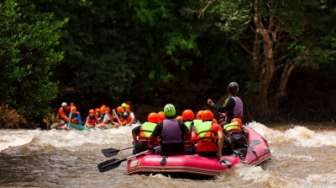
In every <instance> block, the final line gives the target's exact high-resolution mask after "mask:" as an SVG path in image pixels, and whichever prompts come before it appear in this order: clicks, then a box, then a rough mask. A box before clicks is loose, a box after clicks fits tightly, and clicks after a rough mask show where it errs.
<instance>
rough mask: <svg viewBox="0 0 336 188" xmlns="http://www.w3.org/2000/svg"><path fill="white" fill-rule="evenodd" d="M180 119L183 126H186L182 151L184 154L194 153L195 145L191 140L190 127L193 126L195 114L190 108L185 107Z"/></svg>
mask: <svg viewBox="0 0 336 188" xmlns="http://www.w3.org/2000/svg"><path fill="white" fill-rule="evenodd" d="M182 120H183V122H184V124H185V126H186V127H187V128H188V133H187V136H186V138H185V142H184V151H185V153H186V154H194V153H195V146H194V144H193V142H192V139H191V135H192V129H193V127H194V121H197V120H195V114H194V112H193V111H192V110H190V109H186V110H184V111H183V112H182Z"/></svg>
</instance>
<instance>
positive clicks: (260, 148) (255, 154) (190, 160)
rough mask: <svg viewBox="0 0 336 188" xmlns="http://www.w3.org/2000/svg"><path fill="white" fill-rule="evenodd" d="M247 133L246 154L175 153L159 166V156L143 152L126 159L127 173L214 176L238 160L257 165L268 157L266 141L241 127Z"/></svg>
mask: <svg viewBox="0 0 336 188" xmlns="http://www.w3.org/2000/svg"><path fill="white" fill-rule="evenodd" d="M245 130H246V132H247V133H248V134H247V136H248V141H249V146H248V148H247V152H246V156H245V157H244V158H243V159H242V160H240V158H239V157H238V156H236V155H227V156H223V157H222V158H221V159H220V160H219V159H218V158H207V157H203V156H199V155H197V154H194V155H176V156H169V157H167V160H166V161H167V162H166V164H165V165H160V161H161V159H162V156H161V155H158V154H153V153H151V152H148V153H147V154H144V155H140V156H136V157H133V158H130V159H128V162H127V171H128V174H136V173H165V174H166V173H168V174H173V173H183V174H192V175H205V176H216V175H220V174H222V173H226V172H227V171H228V170H230V168H231V167H233V166H235V165H236V164H238V163H239V162H242V163H245V164H249V165H259V164H261V163H262V162H264V161H266V160H268V159H270V158H271V153H270V150H269V146H268V144H267V141H266V140H265V139H264V138H263V137H262V136H261V135H260V134H258V133H257V132H256V131H255V130H253V129H252V128H248V127H246V128H245Z"/></svg>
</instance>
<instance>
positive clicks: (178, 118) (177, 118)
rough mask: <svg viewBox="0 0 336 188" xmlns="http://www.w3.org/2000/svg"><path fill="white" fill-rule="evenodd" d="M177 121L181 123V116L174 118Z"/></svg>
mask: <svg viewBox="0 0 336 188" xmlns="http://www.w3.org/2000/svg"><path fill="white" fill-rule="evenodd" d="M175 119H176V120H177V121H183V117H182V116H176V118H175Z"/></svg>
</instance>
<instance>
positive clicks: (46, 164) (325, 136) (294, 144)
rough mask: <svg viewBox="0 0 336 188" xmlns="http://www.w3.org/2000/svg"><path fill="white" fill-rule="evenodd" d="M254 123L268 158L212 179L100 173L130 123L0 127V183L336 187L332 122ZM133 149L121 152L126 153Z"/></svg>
mask: <svg viewBox="0 0 336 188" xmlns="http://www.w3.org/2000/svg"><path fill="white" fill-rule="evenodd" d="M248 126H250V127H252V128H254V129H255V130H256V131H257V132H259V133H260V134H261V135H263V136H264V137H265V138H266V139H267V140H268V142H269V144H270V147H271V152H272V154H273V156H272V160H270V161H268V162H267V163H265V164H263V165H262V166H257V167H250V166H244V165H239V166H238V167H236V168H235V169H233V170H232V172H231V173H230V174H225V175H222V176H220V177H218V178H216V179H215V180H189V179H173V178H170V177H166V176H162V175H153V176H143V175H133V176H128V175H126V173H125V172H126V169H125V164H122V165H121V167H119V168H117V169H115V170H111V171H109V172H106V173H103V174H101V173H99V172H98V171H97V169H96V164H98V163H99V162H101V161H104V160H107V158H104V156H102V154H101V153H100V150H101V149H102V148H107V147H115V148H122V147H127V146H129V145H131V139H132V138H131V129H132V127H122V128H119V129H107V130H100V129H97V130H89V131H75V130H72V131H65V130H0V187H102V188H103V187H136V188H145V187H146V188H147V187H164V188H165V187H167V188H172V187H184V188H188V187H193V188H194V187H196V186H203V187H216V188H218V187H272V188H273V187H293V188H295V187H300V188H301V187H302V188H306V187H321V188H322V187H323V188H324V187H327V188H329V187H330V188H332V187H336V127H335V129H330V128H329V129H323V128H322V129H318V130H315V129H313V127H309V126H308V127H305V126H302V125H288V126H286V125H285V126H284V125H282V126H281V129H280V128H277V127H274V128H269V127H267V126H266V125H263V124H261V123H257V122H251V123H249V124H248ZM130 152H131V151H125V152H122V153H121V154H120V157H124V156H127V155H129V154H130Z"/></svg>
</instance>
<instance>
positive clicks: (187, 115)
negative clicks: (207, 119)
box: [182, 109, 195, 121]
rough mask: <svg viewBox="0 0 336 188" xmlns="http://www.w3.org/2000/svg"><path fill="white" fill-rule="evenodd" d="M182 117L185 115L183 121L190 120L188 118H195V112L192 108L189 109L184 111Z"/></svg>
mask: <svg viewBox="0 0 336 188" xmlns="http://www.w3.org/2000/svg"><path fill="white" fill-rule="evenodd" d="M182 117H183V121H188V120H189V121H191V120H194V118H195V114H194V112H193V111H192V110H190V109H187V110H184V111H183V113H182Z"/></svg>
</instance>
